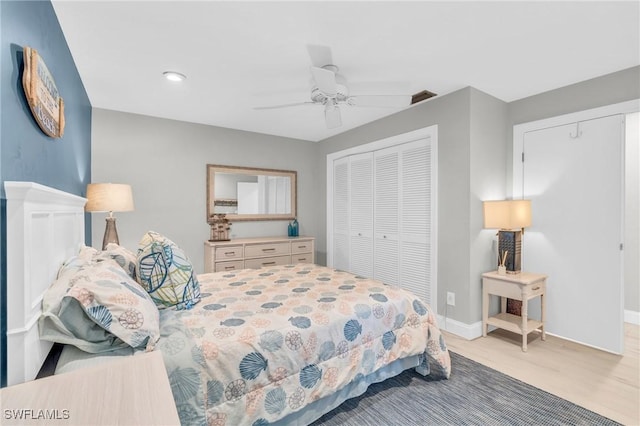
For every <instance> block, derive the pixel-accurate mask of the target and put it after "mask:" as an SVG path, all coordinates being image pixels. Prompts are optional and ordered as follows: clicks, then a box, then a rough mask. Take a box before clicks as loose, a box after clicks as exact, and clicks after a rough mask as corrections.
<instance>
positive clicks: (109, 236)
mask: <svg viewBox="0 0 640 426" xmlns="http://www.w3.org/2000/svg"><path fill="white" fill-rule="evenodd" d="M105 220H106V221H107V227H106V228H105V230H104V238H103V239H102V250H106V248H107V244H109V243H116V244H120V240H118V230H117V229H116V218H115V217H107V218H106V219H105Z"/></svg>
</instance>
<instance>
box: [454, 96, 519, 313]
mask: <svg viewBox="0 0 640 426" xmlns="http://www.w3.org/2000/svg"><path fill="white" fill-rule="evenodd" d="M470 119H471V131H470V133H471V140H470V143H469V146H470V151H471V161H470V169H471V174H470V176H469V178H470V193H469V197H470V198H469V218H470V219H469V220H470V222H469V232H470V238H471V244H470V246H469V261H470V264H471V268H470V271H469V272H470V276H469V293H468V297H467V301H466V305H468V306H467V309H468V316H467V320H468V321H466V322H474V321H477V320H478V319H479V318H481V317H482V303H481V301H482V280H481V277H480V276H481V274H482V273H483V272H486V271H490V270H493V269H495V268H496V265H497V263H498V260H497V259H498V253H497V247H496V244H497V238H496V231H497V230H495V229H483V214H482V202H483V201H485V200H502V199H504V198H505V196H506V183H507V181H506V177H507V169H506V165H507V162H508V161H509V160H510V159H508V158H507V149H506V148H507V147H506V145H507V144H508V142H507V141H509V140H510V139H509V136H508V134H509V129H508V108H507V104H506V103H505V102H503V101H501V100H500V99H497V98H494V97H493V96H490V95H487V94H486V93H483V92H480V91H479V90H475V89H471V114H470ZM456 301H457V299H456ZM455 308H458V306H456V307H455ZM455 308H454V309H455ZM454 312H455V311H454Z"/></svg>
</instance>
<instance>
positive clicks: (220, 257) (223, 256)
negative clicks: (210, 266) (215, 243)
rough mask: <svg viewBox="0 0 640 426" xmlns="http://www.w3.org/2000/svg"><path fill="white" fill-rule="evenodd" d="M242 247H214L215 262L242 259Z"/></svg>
mask: <svg viewBox="0 0 640 426" xmlns="http://www.w3.org/2000/svg"><path fill="white" fill-rule="evenodd" d="M242 251H243V250H242V246H222V247H216V262H220V261H226V260H232V259H242V258H243V257H244V256H243V253H242Z"/></svg>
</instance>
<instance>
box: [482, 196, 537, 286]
mask: <svg viewBox="0 0 640 426" xmlns="http://www.w3.org/2000/svg"><path fill="white" fill-rule="evenodd" d="M482 207H483V212H484V227H485V228H490V229H498V230H499V231H498V265H499V266H500V265H502V266H505V267H506V272H507V273H508V274H509V273H511V274H517V273H519V272H520V270H521V264H522V233H523V232H524V228H526V227H527V226H531V200H501V201H484V202H483V203H482Z"/></svg>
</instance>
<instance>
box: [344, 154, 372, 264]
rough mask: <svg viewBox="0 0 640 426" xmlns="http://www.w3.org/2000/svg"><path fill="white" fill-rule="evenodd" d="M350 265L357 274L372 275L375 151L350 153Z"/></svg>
mask: <svg viewBox="0 0 640 426" xmlns="http://www.w3.org/2000/svg"><path fill="white" fill-rule="evenodd" d="M349 175H350V180H349V194H350V200H351V201H350V209H351V218H350V223H349V228H350V234H351V241H350V250H351V267H350V271H351V272H353V273H354V274H358V275H362V276H365V277H371V276H373V186H372V183H373V154H371V153H366V154H358V155H353V156H351V157H349Z"/></svg>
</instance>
